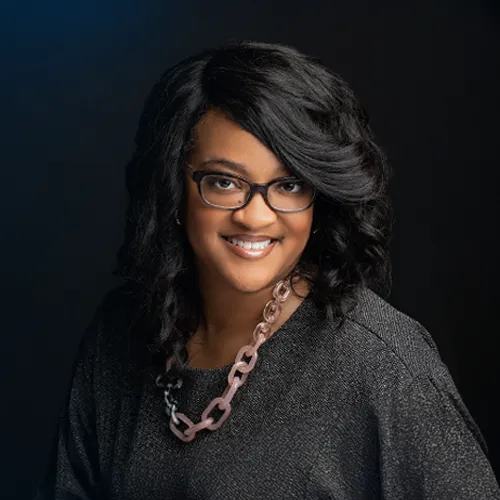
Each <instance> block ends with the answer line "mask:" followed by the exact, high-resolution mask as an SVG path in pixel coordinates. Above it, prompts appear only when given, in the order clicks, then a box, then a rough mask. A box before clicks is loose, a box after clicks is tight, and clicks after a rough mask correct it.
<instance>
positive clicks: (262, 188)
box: [188, 166, 316, 214]
mask: <svg viewBox="0 0 500 500" xmlns="http://www.w3.org/2000/svg"><path fill="white" fill-rule="evenodd" d="M188 168H189V169H190V170H193V173H192V174H191V177H192V179H193V181H194V182H196V184H197V185H198V192H199V193H200V197H201V199H202V200H203V201H204V202H205V203H206V204H207V205H208V206H210V207H214V208H220V209H221V210H233V211H234V210H240V209H241V208H245V207H246V206H247V205H248V204H249V203H250V202H251V201H252V198H253V196H254V194H255V193H260V194H262V197H263V198H264V201H265V202H266V205H267V206H268V207H269V208H270V209H271V210H274V211H275V212H282V213H289V214H290V213H298V212H303V211H304V210H307V209H308V208H310V207H311V205H312V204H313V203H314V199H315V197H316V189H315V188H314V187H312V190H313V194H312V198H311V201H310V203H309V204H308V205H306V206H305V207H304V208H299V209H297V210H286V209H282V208H275V207H273V206H272V205H271V203H270V202H269V199H268V197H267V191H268V189H269V187H270V186H272V185H273V184H276V183H277V182H283V181H298V182H304V181H302V180H301V179H299V178H297V177H292V176H288V177H278V178H276V179H273V180H272V181H271V182H268V183H267V184H257V183H254V182H250V181H249V180H248V179H245V177H242V176H240V175H236V174H229V173H227V172H222V171H214V170H194V169H193V167H191V166H188ZM207 175H222V176H224V177H230V178H232V179H238V180H240V181H243V182H245V183H246V184H248V185H249V186H250V192H249V193H248V199H247V201H246V202H245V203H244V204H243V205H241V206H238V207H222V206H220V205H214V204H213V203H210V202H209V201H207V199H206V198H205V197H204V196H203V192H202V189H201V183H202V181H203V178H204V177H206V176H207Z"/></svg>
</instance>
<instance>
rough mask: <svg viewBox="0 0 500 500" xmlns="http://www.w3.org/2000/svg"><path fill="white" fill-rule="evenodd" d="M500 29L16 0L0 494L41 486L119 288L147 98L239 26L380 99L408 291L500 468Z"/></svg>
mask: <svg viewBox="0 0 500 500" xmlns="http://www.w3.org/2000/svg"><path fill="white" fill-rule="evenodd" d="M498 23H499V9H498V6H497V5H496V4H495V3H487V2H480V1H470V2H452V1H442V0H432V1H431V0H418V1H417V0H414V1H405V2H402V1H401V0H398V1H393V2H390V1H383V2H382V1H381V2H378V1H377V2H376V1H373V0H366V1H359V0H350V1H344V2H340V1H335V0H328V1H326V0H325V1H319V0H308V1H307V2H305V1H303V2H295V3H294V2H291V1H290V0H288V1H282V0H280V1H269V0H266V1H260V0H259V1H252V2H229V1H224V2H223V1H217V0H216V1H212V2H201V1H199V2H195V1H191V0H190V1H188V0H186V1H183V2H173V1H169V0H162V1H159V0H157V1H143V2H141V1H139V0H135V1H127V0H123V1H121V2H112V1H110V0H101V1H85V2H84V1H77V0H74V1H71V2H68V1H66V2H63V1H61V2H54V1H48V0H47V1H39V2H32V3H27V2H23V1H17V2H14V1H10V2H5V1H4V2H2V4H1V11H0V54H1V61H0V82H1V83H0V95H1V104H2V105H1V114H0V116H1V127H0V132H1V134H0V137H1V138H2V148H1V168H0V217H1V221H0V224H1V225H0V227H1V240H0V243H1V245H0V248H1V249H2V255H1V259H0V262H1V275H0V276H1V284H2V287H1V290H2V301H1V304H2V306H3V307H2V344H1V345H2V349H1V359H0V368H1V373H0V380H2V391H1V395H0V408H1V411H0V414H1V419H2V420H1V422H0V424H1V425H0V429H1V431H2V436H1V441H0V442H1V450H2V451H1V460H2V462H1V464H0V471H1V472H0V474H1V477H0V480H1V482H0V485H1V486H0V496H1V497H2V498H31V497H32V496H33V495H34V489H35V486H36V483H37V481H38V479H39V477H40V474H42V473H43V471H44V468H45V465H46V459H47V454H48V451H49V448H50V444H51V441H52V438H53V433H54V431H55V426H56V421H57V416H58V413H59V409H60V405H61V403H62V399H63V396H64V395H65V392H66V391H67V387H68V382H69V380H68V377H69V374H70V369H71V365H72V362H73V359H74V356H75V353H76V348H77V346H78V342H79V339H80V337H81V334H82V331H83V328H84V327H85V326H86V324H87V323H88V322H89V320H90V318H91V316H92V314H93V312H94V310H95V308H96V306H97V305H98V303H99V302H100V300H101V299H102V297H103V295H104V293H105V292H106V291H107V290H108V289H109V288H110V287H111V286H113V284H114V282H113V279H112V277H111V270H112V268H113V266H114V259H115V253H116V251H117V249H118V246H119V245H120V243H121V239H122V231H123V217H124V208H125V202H126V197H125V188H124V166H125V164H126V162H127V160H128V158H129V155H130V153H131V151H132V148H133V135H134V132H135V128H136V124H137V120H138V118H139V113H140V111H141V107H142V104H143V102H144V99H145V97H146V94H147V92H148V91H149V89H150V87H151V86H152V85H153V83H154V82H155V80H156V79H157V78H158V77H159V76H160V74H161V73H162V72H163V70H164V69H166V67H168V66H169V65H171V64H173V63H174V62H176V61H177V60H178V59H180V58H182V57H184V56H187V55H189V54H191V53H192V52H193V51H197V50H199V49H202V48H205V47H207V46H211V45H213V44H215V43H218V42H221V41H224V40H226V39H228V38H255V39H260V40H264V41H278V42H285V43H289V44H292V45H295V46H296V47H298V48H299V49H301V50H303V51H304V52H307V53H310V54H313V55H316V56H320V57H321V58H323V60H324V61H325V62H326V63H328V64H329V65H330V66H331V67H332V68H333V69H334V70H335V71H337V72H339V73H340V74H341V75H342V76H344V78H346V79H347V80H348V81H349V83H350V84H351V85H352V87H353V88H354V90H355V91H356V93H357V94H358V96H359V97H360V99H361V101H362V103H363V104H364V106H365V107H366V108H367V109H368V111H369V114H370V115H371V117H372V125H373V128H374V130H375V133H376V135H377V137H378V142H379V143H380V144H381V145H382V146H383V147H384V149H385V150H386V152H387V154H388V156H389V159H390V161H391V164H392V166H393V168H394V174H395V175H394V178H393V184H392V193H393V200H394V204H395V210H396V225H395V228H394V229H395V236H394V244H393V265H394V284H393V292H392V294H391V296H390V298H389V301H390V302H391V303H392V304H393V305H395V306H396V307H397V308H399V309H401V310H402V311H404V312H405V313H407V314H409V315H410V316H413V317H414V318H416V319H417V320H419V321H420V322H421V323H423V324H424V325H425V326H426V327H427V329H428V330H429V331H430V332H431V333H432V335H433V336H434V338H435V340H436V342H437V343H438V346H439V348H440V351H441V353H442V356H443V358H444V360H445V361H446V363H447V364H448V366H449V368H450V370H451V372H452V375H453V377H454V379H455V382H456V384H457V386H458V388H459V390H460V392H461V394H462V396H463V398H464V400H465V402H466V404H467V406H468V407H469V409H470V411H471V413H472V415H473V416H474V418H475V419H476V421H477V423H478V424H479V426H480V428H481V430H482V431H483V433H484V435H485V437H486V439H487V442H488V444H489V447H490V459H491V461H492V463H493V465H494V467H495V469H496V471H497V474H498V473H499V472H500V431H499V427H500V411H499V409H498V408H494V406H493V404H494V403H495V402H498V399H499V398H498V394H499V388H500V383H499V382H500V380H499V378H500V375H499V372H500V371H499V369H498V367H497V361H498V349H499V347H500V342H499V340H498V336H499V335H500V333H499V331H498V322H497V320H496V316H497V313H498V310H499V309H500V301H499V294H498V292H497V282H498V278H499V274H500V271H499V268H498V265H497V262H498V259H497V256H498V254H499V251H498V247H497V245H498V240H499V232H500V231H499V228H498V226H497V224H496V218H497V217H498V216H499V215H500V213H499V212H500V209H499V203H498V194H497V193H498V185H499V182H498V181H499V179H500V175H499V160H498V152H497V144H498V143H499V140H498V133H499V128H500V127H499V125H498V116H499V112H500V106H499V97H498V95H499V91H498V88H499V87H500V85H499V78H498V76H499V51H498V49H499V45H500V43H499V31H498Z"/></svg>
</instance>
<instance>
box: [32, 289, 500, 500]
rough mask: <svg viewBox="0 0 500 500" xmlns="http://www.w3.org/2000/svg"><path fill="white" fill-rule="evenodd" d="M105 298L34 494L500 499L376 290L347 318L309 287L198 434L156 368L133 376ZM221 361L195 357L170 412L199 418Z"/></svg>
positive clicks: (467, 434) (220, 373) (471, 435)
mask: <svg viewBox="0 0 500 500" xmlns="http://www.w3.org/2000/svg"><path fill="white" fill-rule="evenodd" d="M114 307H115V313H114V314H107V315H103V314H101V315H100V316H101V317H100V318H99V319H98V320H97V321H96V322H95V323H94V324H93V326H92V328H90V329H89V330H88V331H87V332H86V334H85V335H84V338H83V341H82V344H81V346H80V349H79V355H78V359H77V362H76V365H75V371H74V376H73V379H72V385H71V390H70V391H69V393H68V398H67V400H66V403H65V405H64V408H63V411H62V413H61V419H60V424H59V429H58V432H57V436H56V442H55V446H54V449H53V452H52V454H51V456H50V458H49V465H48V470H47V473H46V475H45V476H44V478H43V481H42V482H41V483H40V486H39V490H38V495H37V499H39V500H41V499H113V500H114V499H116V500H146V499H147V500H157V499H158V500H160V499H161V500H170V499H189V500H195V499H198V500H202V499H203V500H208V499H210V500H229V499H236V498H237V499H240V500H244V499H245V500H246V499H248V500H250V499H252V500H258V499H266V500H268V499H273V500H281V499H283V500H285V499H286V500H293V499H311V500H313V499H336V500H344V499H345V500H358V499H359V500H361V499H382V498H383V499H385V500H406V499H432V500H440V499H450V500H462V499H468V500H469V499H481V500H488V499H500V491H499V488H498V484H497V482H496V480H495V478H494V474H493V471H492V469H491V467H490V464H489V462H488V460H487V458H486V456H485V445H484V442H483V439H482V437H481V434H480V432H479V430H478V428H477V426H476V425H475V423H474V421H473V420H472V419H471V417H470V415H469V413H468V411H467V409H466V408H465V406H464V404H463V402H462V400H461V398H460V396H459V394H458V393H457V390H456V388H455V385H454V384H453V381H452V379H451V377H450V374H449V372H448V370H447V368H446V366H445V365H444V364H443V362H442V360H441V358H440V356H439V354H438V352H437V350H436V347H435V345H434V343H433V341H432V339H431V337H430V336H429V334H428V333H427V331H426V330H425V329H424V328H423V327H422V326H421V325H420V324H419V323H418V322H416V321H415V320H413V319H411V318H409V317H408V316H406V315H404V314H402V313H401V312H399V311H397V310H396V309H395V308H393V307H392V306H391V305H389V304H388V303H387V302H385V301H384V300H382V299H381V298H380V297H379V296H377V295H376V294H375V293H374V292H372V291H370V290H365V291H363V292H362V294H361V297H360V302H359V305H358V306H357V308H356V309H355V310H354V311H353V312H352V313H351V314H350V315H349V319H348V320H347V322H346V323H345V325H344V326H343V327H342V329H336V328H335V327H334V326H333V324H332V323H329V322H328V320H325V319H322V316H321V315H320V312H319V311H318V310H317V309H316V306H315V305H314V304H313V302H312V301H311V300H310V299H306V300H305V301H304V302H303V303H302V305H301V306H300V307H299V308H298V309H297V310H296V311H295V313H294V314H293V315H292V316H291V317H290V319H289V320H288V321H287V323H286V324H285V325H284V326H283V327H282V328H281V329H280V330H278V331H277V332H276V333H275V334H274V335H273V336H272V337H271V338H270V339H269V340H268V341H267V342H266V343H264V344H263V345H262V347H261V348H260V350H259V358H258V361H257V364H256V366H255V368H254V370H253V371H252V372H251V373H250V375H249V377H248V380H247V382H246V384H245V385H244V386H243V387H241V388H240V389H239V391H238V392H237V394H236V396H235V397H234V399H233V402H232V414H231V416H230V417H229V419H228V420H227V421H226V423H225V424H224V425H223V426H222V427H221V428H220V429H219V430H217V431H214V432H211V431H208V430H204V431H201V432H200V433H198V436H197V438H196V439H195V440H194V441H192V442H191V443H184V442H181V441H179V440H178V438H177V437H175V436H174V435H173V433H172V432H171V431H170V429H169V428H168V418H167V416H166V414H165V403H164V400H163V396H162V392H161V389H160V388H158V387H156V386H155V384H154V381H153V380H151V382H150V383H147V382H145V383H143V384H140V385H138V384H136V385H135V386H134V384H132V383H131V382H130V381H129V380H128V377H129V372H130V370H129V367H128V366H124V365H126V364H128V363H129V362H128V361H126V360H128V359H129V358H128V357H127V356H129V354H130V353H127V352H126V351H128V349H126V348H125V347H124V346H125V345H126V342H125V341H124V332H125V331H126V325H125V324H121V323H120V321H119V318H125V317H126V314H125V313H124V314H121V313H119V308H118V309H117V307H118V306H114ZM123 323H125V320H124V321H123ZM130 364H131V365H132V364H133V363H132V362H131V363H130ZM229 370H230V367H229V366H226V367H221V368H215V369H210V370H206V369H193V368H191V369H189V370H188V374H187V376H186V379H185V381H184V386H183V388H182V390H181V394H180V396H179V398H178V399H179V403H180V405H179V411H181V412H183V413H185V414H186V415H188V416H189V417H190V418H191V420H193V421H195V422H197V421H199V419H200V416H201V413H202V411H203V410H204V409H205V407H206V406H207V404H208V403H209V402H210V401H211V400H212V399H213V398H214V397H216V396H219V395H220V394H221V393H222V392H223V390H224V388H225V387H226V383H227V375H228V373H229Z"/></svg>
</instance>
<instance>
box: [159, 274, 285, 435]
mask: <svg viewBox="0 0 500 500" xmlns="http://www.w3.org/2000/svg"><path fill="white" fill-rule="evenodd" d="M290 293H291V287H290V285H289V283H288V281H287V280H283V281H280V282H279V283H278V284H277V285H276V286H275V287H274V290H273V297H274V299H272V300H270V301H269V302H268V303H267V304H266V305H265V307H264V311H263V313H262V315H263V319H264V321H262V322H261V323H259V324H258V325H257V326H256V327H255V329H254V331H253V335H252V336H253V340H254V341H253V343H252V344H249V345H245V346H243V347H242V348H241V349H240V350H239V351H238V354H237V355H236V359H235V361H234V365H233V366H232V368H231V371H230V372H229V375H228V377H227V379H228V385H227V387H226V389H225V390H224V392H223V393H222V396H219V397H217V398H215V399H214V400H213V401H212V402H211V403H210V404H209V405H208V406H207V407H206V408H205V411H204V412H203V413H202V415H201V420H200V421H199V422H198V423H197V424H195V423H193V422H192V421H191V420H190V419H189V418H188V417H187V416H186V415H184V413H176V412H172V414H171V415H170V429H171V430H172V432H173V433H174V434H175V435H176V436H177V437H178V438H179V439H180V440H181V441H184V442H186V443H188V442H190V441H192V440H193V439H194V438H195V437H196V433H197V432H198V431H201V430H202V429H208V430H210V431H215V430H217V429H219V427H220V426H221V425H222V424H223V423H224V422H225V421H226V420H227V419H228V418H229V415H230V414H231V401H232V399H233V397H234V395H235V394H236V392H237V390H238V389H239V388H240V387H241V386H242V385H243V384H244V383H245V382H246V380H247V378H248V374H249V373H250V372H251V371H252V370H253V369H254V367H255V363H256V362H257V358H258V354H257V351H258V349H259V347H260V346H261V345H262V344H263V343H264V342H265V341H266V340H267V339H268V338H269V334H270V332H271V326H272V324H273V323H274V322H275V321H276V320H277V319H278V317H279V315H280V314H281V310H282V303H283V302H285V301H286V300H287V299H288V297H289V296H290ZM245 356H246V357H247V358H250V360H249V362H248V363H247V362H246V361H244V360H243V358H244V357H245ZM167 366H170V365H169V364H167ZM238 372H239V373H240V374H242V375H237V373H238ZM216 406H217V407H218V408H219V410H221V411H223V412H224V413H223V414H222V415H221V417H220V418H219V420H218V421H217V422H216V421H215V420H214V418H213V417H211V416H210V413H212V411H213V410H214V408H215V407H216ZM175 417H177V418H178V419H179V420H180V421H181V422H182V423H184V424H185V425H187V429H185V430H184V432H182V431H181V430H180V429H179V427H178V425H177V424H176V423H175Z"/></svg>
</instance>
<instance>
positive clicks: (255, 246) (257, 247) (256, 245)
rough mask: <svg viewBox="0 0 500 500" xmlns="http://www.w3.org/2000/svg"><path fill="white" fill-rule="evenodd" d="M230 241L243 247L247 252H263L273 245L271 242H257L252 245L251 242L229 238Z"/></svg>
mask: <svg viewBox="0 0 500 500" xmlns="http://www.w3.org/2000/svg"><path fill="white" fill-rule="evenodd" d="M228 240H229V241H230V242H231V243H232V244H233V245H237V246H239V247H243V248H245V249H246V250H263V249H264V248H266V247H268V246H269V245H270V244H271V240H266V241H257V242H253V243H251V242H250V241H241V240H237V239H236V238H228Z"/></svg>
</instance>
